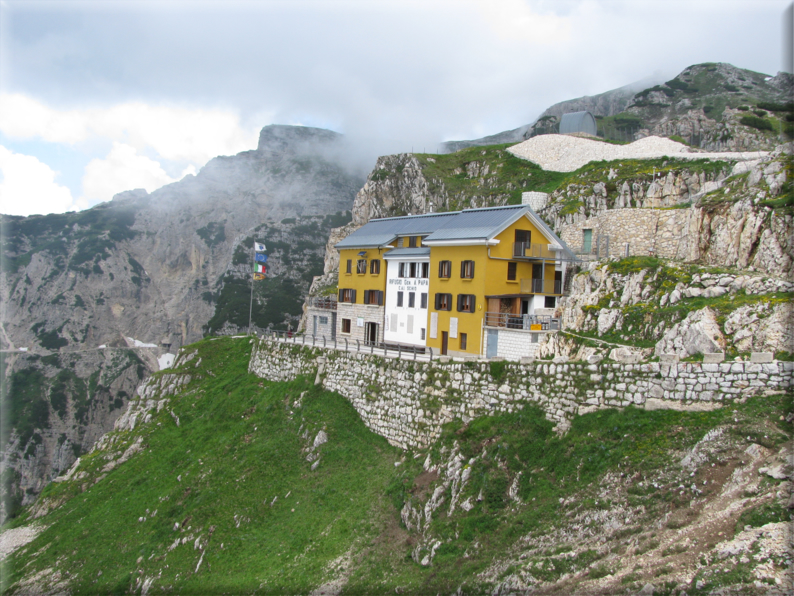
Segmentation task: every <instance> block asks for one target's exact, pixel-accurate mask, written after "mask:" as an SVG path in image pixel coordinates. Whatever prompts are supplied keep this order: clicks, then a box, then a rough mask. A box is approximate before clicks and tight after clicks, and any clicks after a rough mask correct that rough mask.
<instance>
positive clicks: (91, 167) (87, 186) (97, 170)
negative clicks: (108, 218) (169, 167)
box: [82, 143, 196, 206]
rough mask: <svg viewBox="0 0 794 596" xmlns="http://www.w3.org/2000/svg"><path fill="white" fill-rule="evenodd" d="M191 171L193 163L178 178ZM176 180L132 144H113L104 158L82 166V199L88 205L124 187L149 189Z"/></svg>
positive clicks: (109, 196) (107, 198)
mask: <svg viewBox="0 0 794 596" xmlns="http://www.w3.org/2000/svg"><path fill="white" fill-rule="evenodd" d="M195 172H196V170H195V168H194V167H193V166H188V167H187V168H186V169H185V171H183V172H182V176H180V178H181V177H184V176H185V175H187V174H195ZM177 180H178V178H171V177H170V176H169V175H168V174H167V173H166V172H165V170H164V169H163V168H162V166H161V165H160V163H159V162H157V161H155V160H153V159H149V158H148V157H146V156H144V155H139V154H138V152H137V151H136V150H135V147H131V146H130V145H126V144H124V143H113V148H112V149H111V150H110V153H108V155H107V157H105V158H104V159H93V160H91V162H89V164H88V165H87V166H86V168H85V175H84V176H83V197H82V198H83V199H84V200H85V202H86V206H88V205H93V204H96V203H98V202H100V201H107V200H110V199H111V198H112V197H113V195H114V194H116V193H118V192H122V191H124V190H132V189H135V188H144V189H146V191H147V192H152V191H154V190H155V189H157V188H160V187H161V186H164V185H166V184H171V183H172V182H176V181H177Z"/></svg>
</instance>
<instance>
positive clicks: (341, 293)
mask: <svg viewBox="0 0 794 596" xmlns="http://www.w3.org/2000/svg"><path fill="white" fill-rule="evenodd" d="M343 296H344V290H339V302H344V301H345V299H344V298H343Z"/></svg>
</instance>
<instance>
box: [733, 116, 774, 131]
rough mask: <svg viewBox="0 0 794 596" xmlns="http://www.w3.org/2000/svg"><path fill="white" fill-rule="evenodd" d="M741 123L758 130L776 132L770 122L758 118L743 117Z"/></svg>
mask: <svg viewBox="0 0 794 596" xmlns="http://www.w3.org/2000/svg"><path fill="white" fill-rule="evenodd" d="M739 123H740V124H744V125H745V126H749V127H751V128H755V129H758V130H774V128H773V127H772V123H771V122H770V121H769V120H765V119H764V118H759V117H758V116H742V117H741V119H740V120H739Z"/></svg>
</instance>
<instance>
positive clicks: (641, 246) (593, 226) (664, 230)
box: [560, 208, 700, 260]
mask: <svg viewBox="0 0 794 596" xmlns="http://www.w3.org/2000/svg"><path fill="white" fill-rule="evenodd" d="M699 221H700V218H699V217H695V216H694V215H693V211H692V210H691V209H634V208H625V209H610V210H608V211H601V212H599V213H598V215H596V216H595V217H590V218H588V219H585V220H582V221H579V222H577V223H573V224H566V225H563V226H562V229H561V230H560V238H561V239H562V240H563V241H564V242H565V243H566V244H568V245H569V246H573V247H580V246H582V230H593V249H595V246H596V239H597V238H598V237H601V238H602V243H603V242H604V240H603V237H604V236H609V252H610V255H619V256H625V252H626V245H627V244H628V247H629V256H636V255H648V254H650V252H651V251H653V253H654V254H655V255H656V256H659V257H665V258H668V259H685V260H692V259H694V258H697V256H698V254H699V253H698V247H697V246H696V243H695V241H694V240H693V239H696V238H697V237H698V235H697V233H698V232H699V230H698V229H696V227H697V225H698V223H699ZM602 250H603V246H602Z"/></svg>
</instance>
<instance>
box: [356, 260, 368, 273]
mask: <svg viewBox="0 0 794 596" xmlns="http://www.w3.org/2000/svg"><path fill="white" fill-rule="evenodd" d="M366 272H367V259H359V260H358V261H356V273H366Z"/></svg>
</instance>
